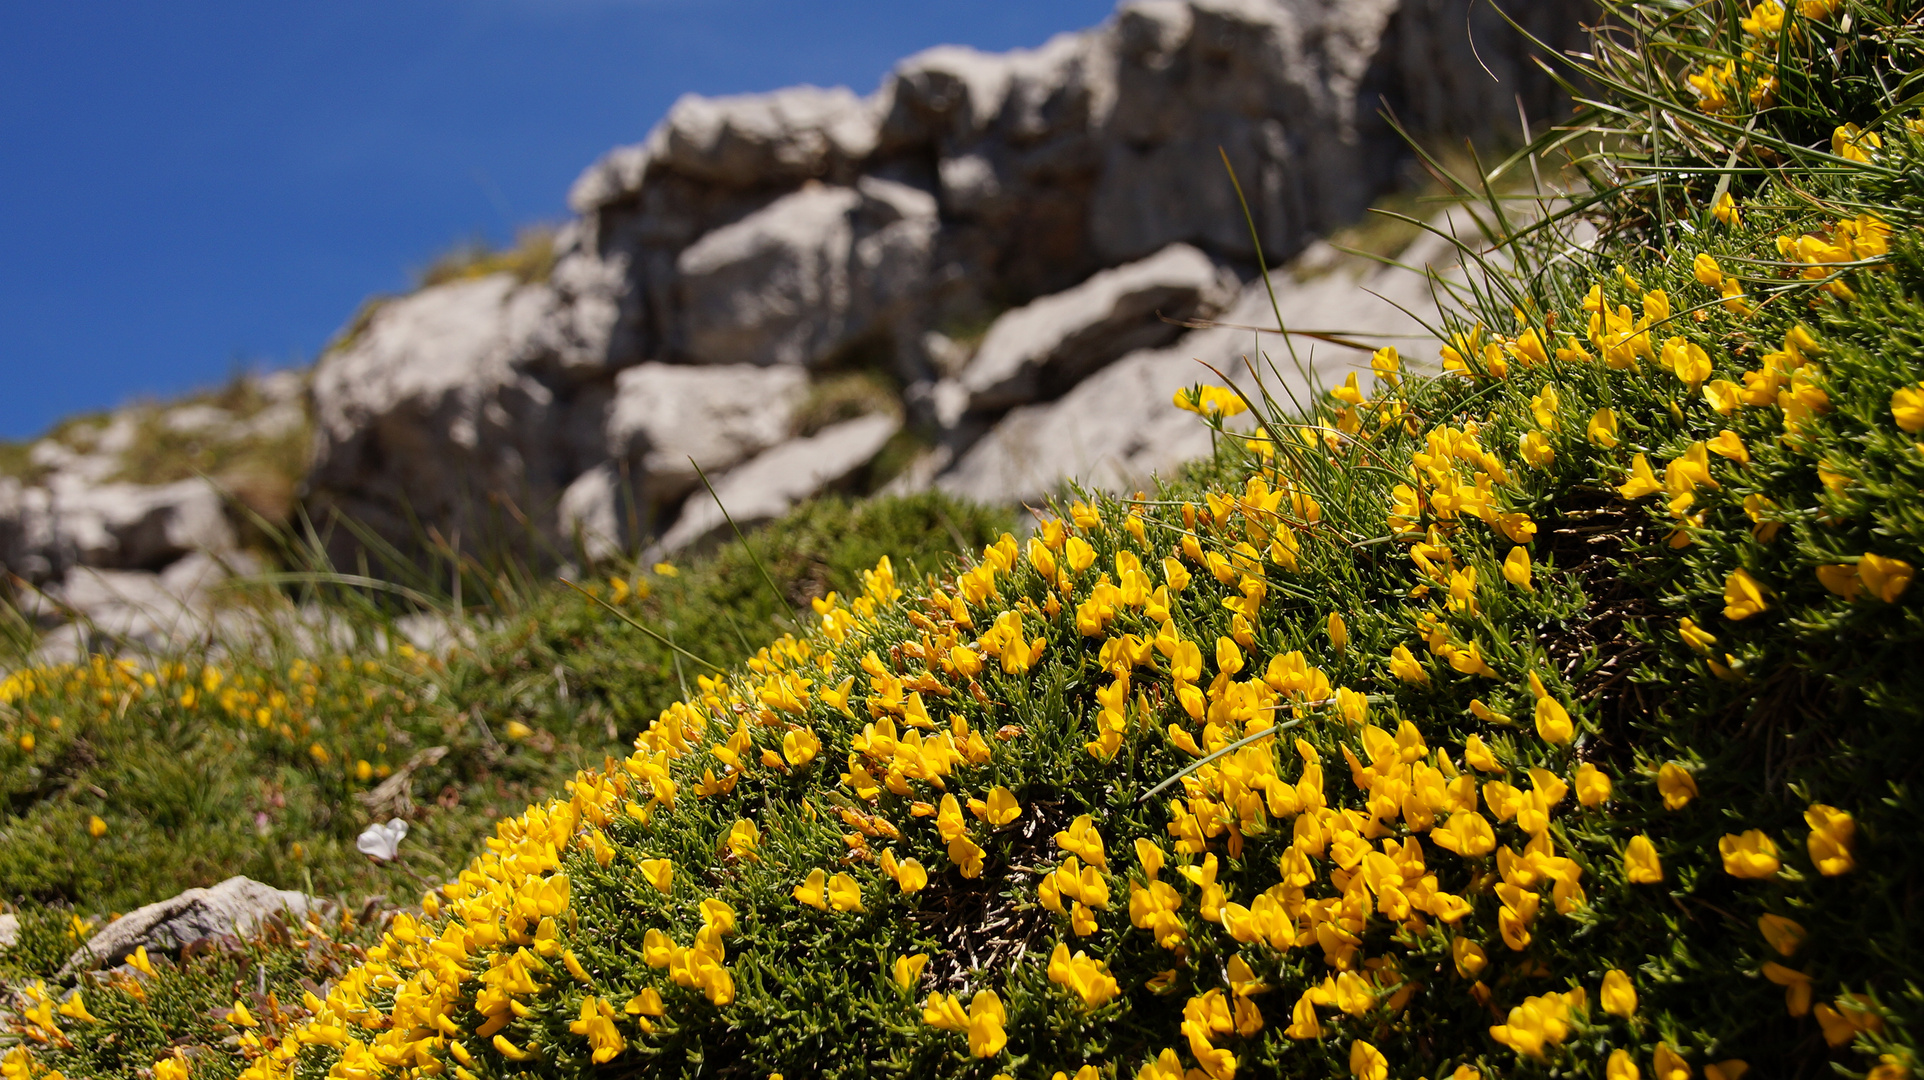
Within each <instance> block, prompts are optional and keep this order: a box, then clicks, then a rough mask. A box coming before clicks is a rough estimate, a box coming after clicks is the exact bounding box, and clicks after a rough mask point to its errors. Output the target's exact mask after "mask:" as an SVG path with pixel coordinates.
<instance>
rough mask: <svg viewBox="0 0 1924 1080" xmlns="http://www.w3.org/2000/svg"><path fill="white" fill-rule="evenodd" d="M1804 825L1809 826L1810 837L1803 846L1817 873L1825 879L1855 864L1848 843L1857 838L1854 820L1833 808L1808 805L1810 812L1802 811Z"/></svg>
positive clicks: (1841, 872) (1845, 872)
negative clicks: (1806, 849)
mask: <svg viewBox="0 0 1924 1080" xmlns="http://www.w3.org/2000/svg"><path fill="white" fill-rule="evenodd" d="M1804 823H1805V824H1807V825H1809V826H1810V838H1809V839H1808V840H1806V841H1805V845H1806V847H1807V848H1808V849H1809V851H1810V861H1811V862H1812V863H1815V864H1816V866H1817V872H1818V873H1820V874H1823V875H1824V876H1825V877H1837V876H1838V875H1840V874H1848V873H1850V872H1851V870H1852V868H1854V867H1855V866H1856V865H1857V862H1856V860H1855V859H1854V858H1853V857H1852V855H1851V844H1852V842H1853V841H1854V840H1855V839H1856V837H1857V822H1856V820H1855V819H1853V818H1852V817H1851V816H1850V814H1849V813H1848V812H1846V811H1843V810H1839V809H1837V808H1836V807H1835V806H1825V805H1824V804H1823V803H1812V804H1811V807H1810V809H1808V810H1806V811H1804Z"/></svg>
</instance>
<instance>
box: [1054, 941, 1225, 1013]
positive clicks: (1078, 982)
mask: <svg viewBox="0 0 1924 1080" xmlns="http://www.w3.org/2000/svg"><path fill="white" fill-rule="evenodd" d="M1232 963H1235V961H1232ZM1245 970H1246V968H1245ZM1049 981H1050V982H1053V983H1055V984H1057V985H1058V986H1062V987H1066V988H1067V989H1068V990H1069V991H1070V992H1071V993H1073V994H1075V995H1076V997H1077V998H1078V999H1079V1000H1080V1001H1081V1002H1082V1006H1083V1008H1085V1009H1099V1008H1101V1007H1102V1006H1104V1005H1107V1004H1108V1003H1109V1002H1111V1001H1113V1000H1114V999H1115V997H1116V995H1117V994H1119V993H1121V992H1122V988H1121V986H1120V985H1119V984H1117V982H1116V980H1115V978H1114V977H1112V976H1111V975H1110V974H1109V967H1108V965H1107V964H1103V963H1101V962H1099V961H1096V960H1091V959H1090V958H1089V954H1088V953H1085V952H1079V953H1076V954H1075V955H1074V956H1073V957H1072V956H1070V955H1069V946H1067V945H1064V944H1062V943H1061V942H1057V943H1056V947H1055V952H1054V953H1052V954H1051V955H1050V957H1049Z"/></svg>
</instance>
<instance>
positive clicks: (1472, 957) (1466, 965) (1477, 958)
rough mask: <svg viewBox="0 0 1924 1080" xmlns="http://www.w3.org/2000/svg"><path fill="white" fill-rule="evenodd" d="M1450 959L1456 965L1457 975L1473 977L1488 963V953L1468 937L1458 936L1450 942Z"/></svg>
mask: <svg viewBox="0 0 1924 1080" xmlns="http://www.w3.org/2000/svg"><path fill="white" fill-rule="evenodd" d="M1450 960H1451V961H1452V962H1453V963H1454V964H1455V965H1456V973H1457V974H1458V975H1461V976H1463V977H1464V978H1466V979H1474V978H1476V977H1477V976H1478V975H1479V974H1481V973H1482V972H1483V969H1484V967H1486V966H1488V964H1489V963H1490V954H1489V953H1486V952H1484V951H1483V946H1481V945H1478V944H1477V943H1476V942H1474V941H1471V940H1470V939H1469V938H1465V937H1460V938H1455V939H1453V940H1451V942H1450Z"/></svg>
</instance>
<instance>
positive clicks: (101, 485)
mask: <svg viewBox="0 0 1924 1080" xmlns="http://www.w3.org/2000/svg"><path fill="white" fill-rule="evenodd" d="M308 442H309V435H308V419H307V405H306V379H305V377H304V376H303V375H302V374H300V373H297V372H278V373H275V374H272V375H265V376H247V377H244V378H241V379H239V380H236V381H235V382H234V383H232V384H230V385H229V386H228V387H226V388H224V389H222V390H219V391H214V392H211V393H208V394H204V395H200V396H198V397H196V398H194V399H190V400H188V401H186V402H182V403H178V404H174V405H155V404H137V405H130V406H127V407H125V408H122V409H119V410H117V411H115V412H114V413H111V414H109V415H108V416H107V417H105V418H101V419H98V420H85V421H79V422H73V423H68V424H65V425H62V426H61V428H59V429H58V430H57V431H56V432H55V433H54V434H52V435H49V436H48V437H46V438H43V439H41V440H39V441H37V442H35V443H34V444H32V445H31V446H30V447H29V448H28V454H27V458H28V463H27V468H26V469H24V470H22V471H21V472H19V473H17V474H16V475H11V476H0V595H10V598H11V599H12V601H13V602H14V604H15V606H16V607H17V608H18V610H19V611H20V612H21V613H22V614H24V615H26V616H27V617H28V618H29V619H30V620H32V621H34V622H36V623H39V624H41V625H42V626H43V627H46V628H53V627H63V628H62V629H61V630H60V632H59V635H58V636H59V641H58V642H57V643H56V645H55V646H54V648H53V649H52V652H51V654H50V655H51V656H53V657H55V658H58V657H66V656H71V655H74V654H77V653H81V652H86V651H89V650H92V649H94V648H106V649H108V650H109V651H112V650H113V649H114V648H117V647H139V648H151V647H156V646H158V645H161V644H164V643H166V642H169V641H177V640H180V639H181V638H183V637H192V636H198V635H199V634H201V633H203V632H204V631H206V630H207V629H208V628H209V627H210V626H211V625H213V623H214V622H215V621H216V614H215V612H214V608H216V607H217V606H219V605H217V604H216V603H215V599H216V594H217V592H218V586H219V585H220V584H221V583H224V582H226V581H227V580H228V579H229V578H231V577H232V576H233V575H234V574H236V573H251V572H253V571H254V570H256V569H257V568H258V564H257V563H256V562H255V560H254V559H253V558H252V556H250V555H249V554H247V553H246V552H245V551H244V550H243V548H244V547H245V546H246V544H247V543H248V542H249V539H250V536H252V537H253V538H255V539H258V534H257V531H258V526H259V525H260V524H261V523H262V522H263V521H265V522H267V523H270V524H273V523H278V522H281V521H284V520H285V519H286V517H287V515H288V513H289V512H290V510H291V508H292V504H293V494H294V488H295V485H296V484H297V483H298V481H299V478H300V469H301V467H302V464H303V462H302V460H301V459H302V458H303V457H304V455H305V452H306V447H307V445H308Z"/></svg>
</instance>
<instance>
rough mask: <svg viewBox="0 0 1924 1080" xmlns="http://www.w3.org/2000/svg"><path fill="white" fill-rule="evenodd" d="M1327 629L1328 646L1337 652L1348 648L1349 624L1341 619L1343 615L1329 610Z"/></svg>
mask: <svg viewBox="0 0 1924 1080" xmlns="http://www.w3.org/2000/svg"><path fill="white" fill-rule="evenodd" d="M1328 629H1329V647H1330V648H1332V649H1334V650H1336V651H1337V652H1339V653H1340V652H1342V651H1343V650H1345V649H1347V648H1349V624H1348V623H1346V622H1344V621H1343V616H1341V615H1340V614H1338V613H1336V612H1334V611H1332V612H1330V613H1329V622H1328Z"/></svg>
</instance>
